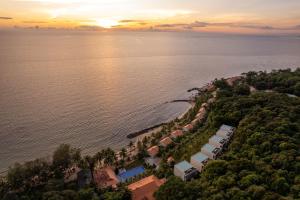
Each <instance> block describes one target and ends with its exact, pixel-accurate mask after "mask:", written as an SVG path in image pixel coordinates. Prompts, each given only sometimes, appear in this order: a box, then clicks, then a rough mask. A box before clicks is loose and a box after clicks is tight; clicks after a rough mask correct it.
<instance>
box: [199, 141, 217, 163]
mask: <svg viewBox="0 0 300 200" xmlns="http://www.w3.org/2000/svg"><path fill="white" fill-rule="evenodd" d="M201 153H203V154H205V155H207V156H208V157H209V158H210V159H213V160H214V159H216V157H217V156H218V155H219V153H220V148H218V147H215V146H213V145H211V144H205V145H204V146H203V147H202V148H201Z"/></svg>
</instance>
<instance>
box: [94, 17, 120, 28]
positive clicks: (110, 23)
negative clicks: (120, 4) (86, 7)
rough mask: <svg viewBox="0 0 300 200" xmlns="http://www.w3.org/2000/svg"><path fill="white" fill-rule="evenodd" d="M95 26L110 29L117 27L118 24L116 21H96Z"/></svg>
mask: <svg viewBox="0 0 300 200" xmlns="http://www.w3.org/2000/svg"><path fill="white" fill-rule="evenodd" d="M97 25H98V26H101V27H103V28H112V27H114V26H117V25H119V22H118V21H117V20H112V19H99V20H97Z"/></svg>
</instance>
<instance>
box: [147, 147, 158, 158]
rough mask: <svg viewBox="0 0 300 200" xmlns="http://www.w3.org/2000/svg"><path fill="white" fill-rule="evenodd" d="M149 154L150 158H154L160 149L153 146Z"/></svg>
mask: <svg viewBox="0 0 300 200" xmlns="http://www.w3.org/2000/svg"><path fill="white" fill-rule="evenodd" d="M147 152H148V154H149V156H150V157H152V158H154V157H155V156H156V155H157V154H158V152H159V147H158V146H156V145H155V146H152V147H150V148H149V149H148V150H147Z"/></svg>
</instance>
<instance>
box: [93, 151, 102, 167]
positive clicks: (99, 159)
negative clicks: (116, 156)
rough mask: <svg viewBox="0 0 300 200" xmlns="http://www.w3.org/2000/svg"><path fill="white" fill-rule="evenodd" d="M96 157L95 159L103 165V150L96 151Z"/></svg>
mask: <svg viewBox="0 0 300 200" xmlns="http://www.w3.org/2000/svg"><path fill="white" fill-rule="evenodd" d="M94 158H95V161H98V162H99V163H100V165H102V160H103V158H104V153H103V150H102V151H99V152H98V153H96V155H95V157H94Z"/></svg>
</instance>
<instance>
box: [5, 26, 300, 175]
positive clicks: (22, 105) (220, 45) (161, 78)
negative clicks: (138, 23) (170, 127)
mask: <svg viewBox="0 0 300 200" xmlns="http://www.w3.org/2000/svg"><path fill="white" fill-rule="evenodd" d="M297 67H300V37H297V36H249V35H225V34H212V33H193V32H109V31H108V32H96V31H74V30H73V31H71V30H1V31H0V172H1V171H6V170H7V169H8V167H9V166H11V165H13V164H14V163H15V162H21V163H22V162H24V161H29V160H32V159H35V158H39V157H50V156H51V154H52V153H53V151H54V150H55V148H57V147H58V145H60V144H63V143H65V144H70V145H72V146H73V147H76V148H80V149H81V150H82V152H83V154H94V153H96V152H98V151H100V150H101V149H103V148H107V147H110V148H113V149H115V150H119V149H120V148H122V147H125V146H126V145H128V143H129V139H127V137H126V136H127V135H128V134H129V133H132V132H136V131H139V130H142V129H145V128H147V127H150V126H153V125H156V124H159V123H162V122H167V121H170V120H172V119H175V118H176V117H178V116H180V115H182V113H184V112H185V111H186V110H187V109H189V107H190V105H189V104H188V103H167V102H168V101H172V100H175V99H187V98H189V97H190V96H191V95H192V94H190V93H188V92H187V90H188V89H190V88H193V87H201V86H204V85H205V84H207V83H209V82H211V81H212V80H214V79H215V78H221V77H231V76H236V75H240V74H241V73H243V72H247V71H259V70H266V71H271V70H273V69H280V68H281V69H283V68H291V69H295V68H297ZM133 140H134V139H133Z"/></svg>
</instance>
